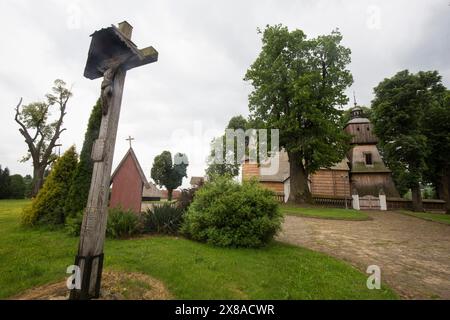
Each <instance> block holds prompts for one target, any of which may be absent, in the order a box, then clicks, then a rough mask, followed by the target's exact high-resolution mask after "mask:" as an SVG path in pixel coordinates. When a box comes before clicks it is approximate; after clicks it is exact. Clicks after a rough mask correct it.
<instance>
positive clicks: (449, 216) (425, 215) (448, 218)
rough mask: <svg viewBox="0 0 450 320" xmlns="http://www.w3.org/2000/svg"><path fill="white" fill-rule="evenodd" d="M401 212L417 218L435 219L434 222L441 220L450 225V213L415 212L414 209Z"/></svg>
mask: <svg viewBox="0 0 450 320" xmlns="http://www.w3.org/2000/svg"><path fill="white" fill-rule="evenodd" d="M399 212H400V213H403V214H407V215H409V216H413V217H416V218H420V219H424V220H428V221H434V222H440V223H444V224H448V225H450V214H443V213H431V212H414V211H405V210H402V211H399Z"/></svg>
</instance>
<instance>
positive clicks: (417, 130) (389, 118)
mask: <svg viewBox="0 0 450 320" xmlns="http://www.w3.org/2000/svg"><path fill="white" fill-rule="evenodd" d="M374 92H375V99H374V100H373V101H372V109H373V124H374V130H375V133H376V135H377V136H378V137H379V138H380V147H381V149H382V152H383V155H384V159H385V161H386V162H387V164H388V166H389V167H390V168H391V170H393V173H394V178H395V180H396V182H397V183H398V184H399V185H400V186H403V189H404V188H413V187H417V186H418V184H419V182H421V181H422V180H423V174H424V172H425V170H426V169H427V161H426V159H427V158H428V157H429V155H430V146H431V145H432V143H433V142H432V141H430V140H429V139H427V135H429V136H430V137H431V134H430V133H428V134H427V132H426V130H424V127H429V126H430V125H431V124H429V123H428V124H427V121H426V119H427V118H429V117H430V116H432V115H434V116H435V114H434V112H432V111H433V110H434V109H436V108H437V109H436V110H439V104H440V102H439V101H442V98H443V97H444V94H445V87H444V86H443V85H442V83H441V77H440V76H439V74H438V73H437V72H436V71H427V72H423V71H421V72H418V73H417V74H413V73H410V72H409V71H408V70H403V71H400V72H398V73H397V74H395V75H394V76H393V77H391V78H387V79H384V80H383V81H382V82H380V84H378V86H377V87H375V89H374ZM430 120H432V119H430ZM444 126H445V125H444ZM444 134H445V133H444ZM447 136H448V135H447ZM447 138H448V137H447ZM430 143H431V144H430ZM447 146H448V145H447Z"/></svg>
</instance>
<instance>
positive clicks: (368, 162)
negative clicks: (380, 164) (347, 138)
mask: <svg viewBox="0 0 450 320" xmlns="http://www.w3.org/2000/svg"><path fill="white" fill-rule="evenodd" d="M364 159H365V161H366V165H372V164H373V162H372V154H371V153H364Z"/></svg>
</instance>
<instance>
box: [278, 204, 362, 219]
mask: <svg viewBox="0 0 450 320" xmlns="http://www.w3.org/2000/svg"><path fill="white" fill-rule="evenodd" d="M281 211H282V212H283V213H285V214H288V215H293V216H300V217H310V218H321V219H335V220H370V217H369V216H368V215H367V214H365V213H364V212H362V211H358V210H353V209H338V208H305V207H299V206H294V205H288V204H283V205H281Z"/></svg>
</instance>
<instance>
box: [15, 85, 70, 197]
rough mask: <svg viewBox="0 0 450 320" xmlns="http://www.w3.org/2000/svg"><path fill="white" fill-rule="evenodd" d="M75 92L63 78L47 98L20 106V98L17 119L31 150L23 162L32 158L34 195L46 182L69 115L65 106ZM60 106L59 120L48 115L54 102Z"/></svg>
mask: <svg viewBox="0 0 450 320" xmlns="http://www.w3.org/2000/svg"><path fill="white" fill-rule="evenodd" d="M71 96H72V92H71V91H70V90H69V89H67V88H66V83H65V82H64V81H62V80H55V82H54V86H53V88H52V93H50V94H47V95H46V101H45V102H33V103H30V104H28V105H26V106H23V107H22V108H20V106H21V104H22V98H20V101H19V103H18V104H17V106H16V108H15V110H16V113H15V116H14V120H15V121H16V122H17V123H18V124H19V126H20V128H19V132H20V134H21V135H22V136H23V137H24V138H25V143H26V144H27V146H28V154H27V155H26V156H24V157H23V159H22V160H21V161H22V162H26V161H28V160H30V159H31V160H32V162H33V188H32V193H31V195H32V196H33V197H34V196H36V194H37V193H38V192H39V190H40V188H41V187H42V185H43V183H44V174H45V170H46V169H47V168H48V166H49V165H50V164H51V163H52V162H53V161H55V160H56V159H57V156H56V154H55V153H54V152H53V149H54V148H55V145H56V142H57V140H58V139H59V137H60V135H61V133H62V132H63V131H65V130H66V129H65V128H62V125H63V119H64V116H65V115H66V107H67V102H68V101H69V98H70V97H71ZM55 105H57V106H58V107H59V115H58V118H57V120H55V121H51V120H50V119H49V116H50V109H51V107H52V106H55Z"/></svg>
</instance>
